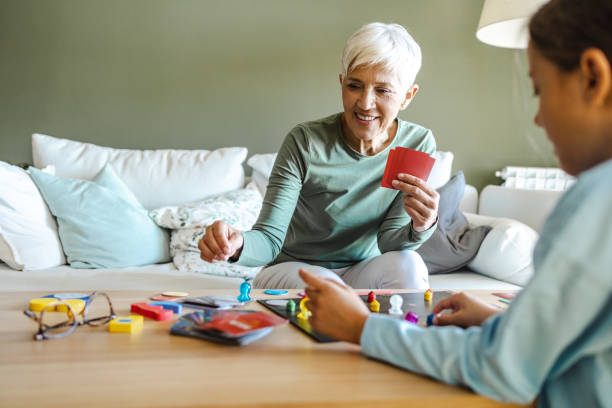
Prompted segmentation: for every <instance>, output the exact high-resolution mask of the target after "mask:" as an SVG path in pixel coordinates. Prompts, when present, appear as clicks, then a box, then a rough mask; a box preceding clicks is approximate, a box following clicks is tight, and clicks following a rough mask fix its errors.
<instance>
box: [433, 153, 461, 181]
mask: <svg viewBox="0 0 612 408" xmlns="http://www.w3.org/2000/svg"><path fill="white" fill-rule="evenodd" d="M432 157H433V158H434V159H436V162H435V163H434V166H433V168H432V169H431V173H430V174H429V178H428V179H427V184H429V185H430V186H431V187H432V188H439V187H442V186H443V185H445V184H446V183H448V181H449V180H450V178H451V172H452V169H453V159H454V158H455V156H454V155H453V153H452V152H443V151H441V150H437V151H436V152H435V153H434V154H433V155H432Z"/></svg>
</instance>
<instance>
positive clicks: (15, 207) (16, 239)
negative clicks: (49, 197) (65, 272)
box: [0, 162, 66, 270]
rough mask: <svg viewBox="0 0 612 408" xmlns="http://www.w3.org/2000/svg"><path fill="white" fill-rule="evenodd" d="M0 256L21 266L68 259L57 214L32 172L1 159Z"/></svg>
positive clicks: (42, 265)
mask: <svg viewBox="0 0 612 408" xmlns="http://www.w3.org/2000/svg"><path fill="white" fill-rule="evenodd" d="M43 171H46V172H48V173H52V172H53V171H52V169H49V168H47V169H43ZM0 260H2V261H4V262H5V263H6V264H7V265H8V266H10V267H11V268H13V269H18V270H24V269H45V268H53V267H55V266H58V265H63V264H65V263H66V258H65V257H64V251H63V250H62V244H61V242H60V239H59V236H58V234H57V223H56V222H55V218H53V215H51V212H50V211H49V208H47V204H45V201H44V200H43V198H42V196H41V195H40V192H39V191H38V189H37V188H36V185H35V184H34V182H33V181H32V179H31V178H30V175H29V174H28V173H27V172H26V171H25V170H23V169H21V168H20V167H17V166H12V165H10V164H8V163H5V162H0Z"/></svg>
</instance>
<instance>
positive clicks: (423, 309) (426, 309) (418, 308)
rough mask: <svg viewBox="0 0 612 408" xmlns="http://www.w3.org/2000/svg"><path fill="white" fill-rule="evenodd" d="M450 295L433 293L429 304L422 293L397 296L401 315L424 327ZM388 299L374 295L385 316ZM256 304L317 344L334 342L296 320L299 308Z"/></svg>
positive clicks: (276, 303)
mask: <svg viewBox="0 0 612 408" xmlns="http://www.w3.org/2000/svg"><path fill="white" fill-rule="evenodd" d="M452 294H453V292H448V291H438V292H434V296H433V300H432V301H431V302H426V301H425V300H424V298H423V292H415V293H399V295H400V296H401V297H402V298H403V299H404V303H403V304H402V311H403V315H404V316H405V315H406V313H408V312H413V313H416V314H417V315H418V316H419V323H418V325H419V326H426V321H427V315H428V314H430V313H431V311H432V310H433V308H434V305H436V304H437V303H438V302H439V301H440V300H442V299H444V298H447V297H449V296H451V295H452ZM390 298H391V295H376V300H378V302H379V303H380V313H385V314H386V313H387V312H388V311H389V308H390V307H391V305H390V303H389V299H390ZM361 299H363V301H364V302H366V304H367V299H368V296H367V295H361ZM283 300H289V299H283ZM300 300H301V299H300V298H293V301H294V302H295V303H296V305H299V303H300ZM258 302H259V303H260V304H261V305H263V306H265V307H266V308H268V309H270V310H271V311H273V312H274V313H276V314H277V315H279V316H281V317H284V318H285V319H287V320H289V321H290V322H291V324H292V325H294V326H295V327H297V328H298V329H300V330H301V331H302V332H304V333H305V334H307V335H308V336H310V337H312V338H313V339H314V340H316V341H318V342H319V343H329V342H333V341H336V340H334V339H332V338H330V337H327V336H325V335H323V334H321V333H318V332H317V331H315V330H313V328H312V327H310V323H309V322H308V320H303V319H298V318H297V317H296V316H297V314H298V313H299V312H300V310H299V307H296V310H295V312H293V313H290V312H288V311H287V307H286V305H285V304H283V302H282V301H280V299H269V300H258ZM402 318H403V317H402Z"/></svg>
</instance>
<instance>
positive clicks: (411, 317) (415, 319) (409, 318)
mask: <svg viewBox="0 0 612 408" xmlns="http://www.w3.org/2000/svg"><path fill="white" fill-rule="evenodd" d="M404 319H405V320H406V321H407V322H410V323H414V324H417V323H418V322H419V316H417V314H416V313H413V312H408V313H406V317H405V318H404Z"/></svg>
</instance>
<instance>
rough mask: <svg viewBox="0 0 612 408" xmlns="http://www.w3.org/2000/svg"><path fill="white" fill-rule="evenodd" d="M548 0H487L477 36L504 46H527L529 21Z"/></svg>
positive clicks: (493, 43) (487, 42)
mask: <svg viewBox="0 0 612 408" xmlns="http://www.w3.org/2000/svg"><path fill="white" fill-rule="evenodd" d="M547 2H548V0H485V2H484V5H483V6H482V14H481V15H480V22H479V23H478V30H477V31H476V37H477V38H478V39H479V40H480V41H482V42H483V43H486V44H490V45H494V46H496V47H504V48H527V43H528V41H529V34H528V32H527V22H528V21H529V19H530V18H531V16H532V15H533V14H534V13H535V12H536V11H537V10H538V9H539V8H540V7H541V6H542V5H544V3H547Z"/></svg>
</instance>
